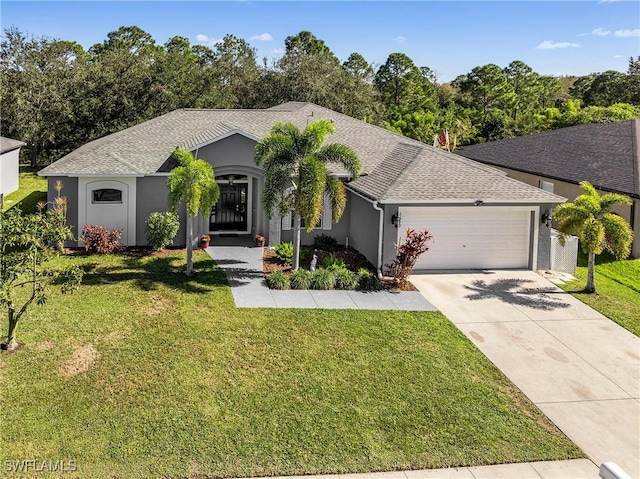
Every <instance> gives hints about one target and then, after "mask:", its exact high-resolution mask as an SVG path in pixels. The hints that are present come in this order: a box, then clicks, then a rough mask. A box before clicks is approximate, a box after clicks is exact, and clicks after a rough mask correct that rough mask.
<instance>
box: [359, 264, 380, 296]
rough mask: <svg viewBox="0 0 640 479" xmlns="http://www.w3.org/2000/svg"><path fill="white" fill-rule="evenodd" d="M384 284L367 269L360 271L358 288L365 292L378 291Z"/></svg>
mask: <svg viewBox="0 0 640 479" xmlns="http://www.w3.org/2000/svg"><path fill="white" fill-rule="evenodd" d="M381 286H382V284H381V283H380V279H379V278H378V277H377V276H376V275H375V274H373V273H372V272H371V271H369V270H368V269H367V268H360V269H359V270H358V287H359V288H360V289H362V290H364V291H377V290H379V289H380V287H381Z"/></svg>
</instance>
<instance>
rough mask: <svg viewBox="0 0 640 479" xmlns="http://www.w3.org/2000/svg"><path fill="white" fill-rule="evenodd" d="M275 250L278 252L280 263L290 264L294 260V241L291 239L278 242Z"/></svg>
mask: <svg viewBox="0 0 640 479" xmlns="http://www.w3.org/2000/svg"><path fill="white" fill-rule="evenodd" d="M273 250H274V251H275V252H276V257H277V258H278V261H280V263H282V264H286V265H290V264H291V263H292V262H293V243H292V242H291V241H289V242H286V243H278V244H277V245H275V246H274V248H273Z"/></svg>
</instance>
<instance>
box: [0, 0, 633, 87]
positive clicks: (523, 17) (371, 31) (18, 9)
mask: <svg viewBox="0 0 640 479" xmlns="http://www.w3.org/2000/svg"><path fill="white" fill-rule="evenodd" d="M0 23H1V25H2V28H3V29H4V28H6V27H9V26H16V27H18V28H19V29H20V30H21V31H23V32H28V33H30V34H33V35H36V36H48V37H54V38H62V39H65V40H75V41H78V42H79V43H80V44H82V45H83V46H84V47H85V48H89V47H90V46H91V45H93V44H94V43H100V42H102V41H103V40H105V39H106V37H107V33H108V32H110V31H113V30H116V29H117V28H118V27H120V26H123V25H137V26H139V27H141V28H142V29H144V30H146V31H147V32H149V33H150V34H151V35H152V36H153V37H154V39H155V40H156V42H157V43H159V44H164V43H165V42H166V41H167V40H168V39H169V38H171V37H172V36H175V35H180V36H184V37H187V38H188V39H189V40H190V41H191V42H192V43H203V44H213V43H214V42H215V41H216V40H218V39H220V38H222V37H223V36H224V35H225V34H233V35H235V36H237V37H240V38H244V39H245V40H247V41H249V43H250V44H251V45H252V46H254V47H255V48H256V49H257V50H258V58H259V59H261V58H262V57H264V56H266V57H268V58H277V57H278V56H279V55H280V54H281V52H282V50H283V48H284V40H285V38H286V37H287V36H289V35H295V34H296V33H298V32H300V31H302V30H309V31H311V32H312V33H313V34H314V35H315V36H316V37H318V38H320V39H322V40H324V41H325V43H326V44H327V45H328V46H329V48H331V50H332V51H333V52H334V53H335V54H336V55H337V57H338V58H340V60H343V61H344V60H346V59H347V57H348V56H349V54H350V53H352V52H359V53H360V54H362V55H363V56H364V57H365V58H366V59H367V60H368V61H369V62H373V63H375V64H376V65H380V64H382V63H384V61H385V60H386V58H387V56H388V55H389V54H390V53H393V52H403V53H406V54H407V55H408V56H409V57H410V58H411V59H412V60H413V61H414V62H415V63H416V64H417V65H418V66H428V67H430V68H431V69H432V70H435V71H436V73H437V74H438V76H439V80H440V81H450V80H452V79H453V78H455V77H456V76H457V75H460V74H463V73H467V72H469V71H470V70H471V69H472V68H473V67H475V66H478V65H485V64H487V63H495V64H497V65H499V66H501V67H504V66H506V65H507V64H508V63H509V62H510V61H512V60H522V61H524V62H525V63H527V64H528V65H529V66H531V67H532V68H533V69H534V70H535V71H537V72H538V73H541V74H550V75H561V74H565V75H584V74H587V73H590V72H601V71H605V70H620V71H626V69H627V65H628V59H629V57H630V56H634V57H635V56H638V55H640V2H638V1H637V0H634V1H614V0H608V1H586V0H574V1H555V2H543V1H513V0H512V1H492V2H488V1H481V0H476V1H455V0H454V1H451V0H450V1H446V2H444V1H410V2H401V1H397V2H385V1H348V2H332V1H321V2H311V1H288V2H275V1H234V2H221V1H197V2H186V1H185V2H169V1H162V2H155V1H146V2H125V1H114V2H93V1H83V2H81V1H75V2H61V1H46V2H31V1H7V0H2V2H1V3H0Z"/></svg>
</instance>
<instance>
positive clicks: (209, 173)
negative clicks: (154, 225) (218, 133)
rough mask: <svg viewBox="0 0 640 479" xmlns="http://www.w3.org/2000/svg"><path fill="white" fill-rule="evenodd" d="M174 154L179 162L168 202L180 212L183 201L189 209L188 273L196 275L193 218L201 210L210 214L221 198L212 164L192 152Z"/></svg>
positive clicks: (180, 151) (170, 183) (172, 176)
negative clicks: (179, 207) (194, 270)
mask: <svg viewBox="0 0 640 479" xmlns="http://www.w3.org/2000/svg"><path fill="white" fill-rule="evenodd" d="M172 157H173V159H174V160H176V161H177V162H178V164H179V166H177V167H176V168H174V169H173V170H172V171H171V173H169V177H168V178H167V186H168V187H169V205H170V207H171V211H173V212H174V213H175V212H177V209H178V206H179V205H180V203H182V202H184V203H185V205H186V209H187V271H186V273H187V276H191V275H192V274H193V246H194V244H193V243H194V237H193V218H195V217H196V216H197V215H198V213H200V214H202V215H203V216H204V215H205V214H209V212H210V211H211V208H212V207H213V205H215V204H216V202H217V201H218V198H219V197H220V188H219V187H218V184H217V183H216V178H215V175H214V172H213V167H212V166H211V165H210V164H209V163H207V162H206V161H204V160H201V159H196V157H195V156H194V155H193V153H191V152H190V151H187V150H183V149H180V148H177V149H176V150H174V152H173V154H172Z"/></svg>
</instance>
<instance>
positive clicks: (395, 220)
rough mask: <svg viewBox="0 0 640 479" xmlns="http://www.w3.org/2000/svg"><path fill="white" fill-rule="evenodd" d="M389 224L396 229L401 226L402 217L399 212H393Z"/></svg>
mask: <svg viewBox="0 0 640 479" xmlns="http://www.w3.org/2000/svg"><path fill="white" fill-rule="evenodd" d="M391 223H392V224H393V226H395V227H396V228H399V227H400V225H401V224H402V216H400V212H399V211H397V212H395V213H394V214H393V215H392V216H391Z"/></svg>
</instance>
